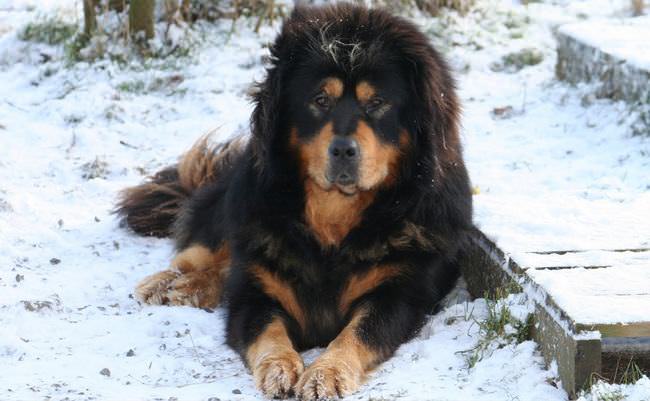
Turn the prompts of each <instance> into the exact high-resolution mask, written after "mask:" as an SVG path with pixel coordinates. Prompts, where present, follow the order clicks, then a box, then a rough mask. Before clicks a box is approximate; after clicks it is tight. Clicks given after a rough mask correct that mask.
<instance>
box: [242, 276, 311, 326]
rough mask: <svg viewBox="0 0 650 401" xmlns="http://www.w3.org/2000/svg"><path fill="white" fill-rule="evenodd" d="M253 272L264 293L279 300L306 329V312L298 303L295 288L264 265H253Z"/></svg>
mask: <svg viewBox="0 0 650 401" xmlns="http://www.w3.org/2000/svg"><path fill="white" fill-rule="evenodd" d="M251 272H252V273H253V275H254V276H255V277H256V278H257V280H259V282H260V284H261V286H262V290H263V291H264V293H265V294H266V295H268V296H270V297H271V298H273V299H275V300H276V301H278V302H279V303H280V305H282V308H283V309H284V310H285V311H286V312H287V313H288V314H289V315H290V316H291V317H293V318H294V319H295V320H296V322H298V325H299V326H300V327H301V328H303V329H304V328H305V324H306V318H305V313H304V312H303V310H302V307H301V306H300V304H299V303H298V299H297V298H296V293H295V292H294V291H293V288H291V286H290V285H289V284H288V283H286V282H285V281H284V280H282V279H280V278H279V277H278V276H277V275H276V274H273V273H271V272H270V271H268V270H266V269H265V268H263V267H262V266H253V267H252V268H251Z"/></svg>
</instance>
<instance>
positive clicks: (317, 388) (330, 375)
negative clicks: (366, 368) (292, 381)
mask: <svg viewBox="0 0 650 401" xmlns="http://www.w3.org/2000/svg"><path fill="white" fill-rule="evenodd" d="M362 381H363V373H362V372H361V371H360V370H359V369H355V368H353V367H351V366H350V365H349V364H348V363H346V362H345V361H344V360H338V359H331V360H330V359H327V360H316V362H314V364H313V365H311V366H310V367H309V368H308V369H307V370H306V371H305V373H303V375H302V376H301V377H300V380H298V384H296V387H295V393H296V396H297V397H298V398H299V399H301V400H303V401H315V400H332V399H336V398H341V397H344V396H346V395H348V394H351V393H353V392H354V391H356V390H357V389H358V388H359V386H360V385H361V383H362Z"/></svg>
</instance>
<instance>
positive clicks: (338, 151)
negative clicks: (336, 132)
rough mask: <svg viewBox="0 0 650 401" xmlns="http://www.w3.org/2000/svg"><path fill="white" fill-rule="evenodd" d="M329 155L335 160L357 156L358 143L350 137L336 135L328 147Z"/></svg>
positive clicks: (355, 157)
mask: <svg viewBox="0 0 650 401" xmlns="http://www.w3.org/2000/svg"><path fill="white" fill-rule="evenodd" d="M329 153H330V156H331V157H332V158H334V159H337V160H351V159H357V158H358V157H359V144H358V143H357V141H355V140H354V139H352V138H345V137H341V136H337V137H335V138H334V140H332V143H331V144H330V147H329Z"/></svg>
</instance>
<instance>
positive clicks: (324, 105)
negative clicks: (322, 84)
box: [313, 93, 330, 109]
mask: <svg viewBox="0 0 650 401" xmlns="http://www.w3.org/2000/svg"><path fill="white" fill-rule="evenodd" d="M313 102H314V104H315V105H316V106H318V107H320V108H321V109H328V108H329V107H330V98H329V97H328V96H327V95H326V94H324V93H319V94H318V95H316V96H315V97H314V100H313Z"/></svg>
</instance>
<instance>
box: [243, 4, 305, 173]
mask: <svg viewBox="0 0 650 401" xmlns="http://www.w3.org/2000/svg"><path fill="white" fill-rule="evenodd" d="M308 10H309V7H306V6H303V5H297V6H296V7H295V8H294V10H293V11H292V13H291V15H290V16H289V18H288V19H287V20H286V21H285V22H284V24H283V25H282V31H281V32H280V34H278V36H277V37H276V39H275V41H274V42H273V44H272V45H271V46H270V48H269V50H270V58H269V60H270V66H269V67H268V68H267V69H266V78H265V79H264V81H262V82H260V83H258V84H257V85H256V91H255V93H254V94H253V96H252V98H253V102H254V104H255V108H254V110H253V113H252V115H251V132H252V134H253V142H252V146H253V151H254V157H255V158H256V160H255V165H256V167H257V168H258V171H259V172H260V173H262V174H264V173H266V172H268V170H269V164H270V163H272V156H273V155H272V148H273V145H274V141H275V140H276V138H277V135H278V134H279V131H280V130H281V128H282V124H281V123H282V110H281V108H282V104H283V102H282V99H283V96H284V94H285V93H284V92H285V89H286V80H287V78H286V77H287V76H288V75H287V74H288V71H290V70H291V68H292V64H293V62H292V57H293V54H294V53H295V51H296V50H295V46H296V43H295V42H296V36H297V35H300V33H301V30H300V26H301V24H302V23H303V21H304V19H305V18H306V15H307V14H308Z"/></svg>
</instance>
